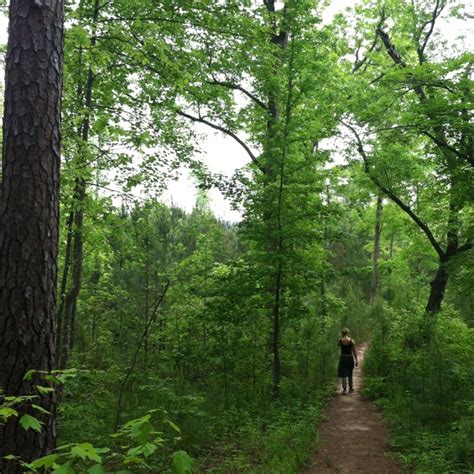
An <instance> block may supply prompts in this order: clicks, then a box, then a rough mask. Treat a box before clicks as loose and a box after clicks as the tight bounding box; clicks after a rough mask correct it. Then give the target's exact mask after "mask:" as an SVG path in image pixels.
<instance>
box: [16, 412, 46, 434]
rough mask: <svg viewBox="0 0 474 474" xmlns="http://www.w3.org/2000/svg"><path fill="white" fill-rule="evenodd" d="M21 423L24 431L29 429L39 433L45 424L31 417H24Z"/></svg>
mask: <svg viewBox="0 0 474 474" xmlns="http://www.w3.org/2000/svg"><path fill="white" fill-rule="evenodd" d="M19 423H20V425H21V427H22V428H23V429H24V430H26V431H28V430H29V429H32V430H34V431H36V432H38V433H39V432H40V431H41V425H42V424H43V423H42V422H41V421H39V420H38V419H37V418H35V417H34V416H31V415H23V416H22V417H21V418H20V420H19Z"/></svg>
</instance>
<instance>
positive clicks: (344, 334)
mask: <svg viewBox="0 0 474 474" xmlns="http://www.w3.org/2000/svg"><path fill="white" fill-rule="evenodd" d="M349 332H350V331H349V329H348V328H342V329H341V335H342V336H347V335H348V334H349Z"/></svg>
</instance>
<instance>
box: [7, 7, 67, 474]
mask: <svg viewBox="0 0 474 474" xmlns="http://www.w3.org/2000/svg"><path fill="white" fill-rule="evenodd" d="M9 28H10V30H9V39H8V49H7V57H6V87H5V112H4V122H3V134H4V135H3V137H4V141H3V175H2V200H1V203H0V386H1V388H2V390H4V392H5V394H6V395H22V394H29V393H32V392H33V389H34V387H33V386H32V382H31V381H25V380H23V377H24V375H25V372H26V371H28V370H30V369H36V370H42V371H50V370H52V369H53V368H54V353H55V347H54V343H55V331H56V318H55V307H56V280H57V271H56V266H57V247H58V223H59V219H58V218H59V205H58V201H59V165H60V146H59V145H60V143H59V142H60V131H59V126H60V99H61V74H62V57H63V1H62V0H48V1H46V0H36V1H35V2H32V1H26V0H11V2H10V23H9ZM44 384H45V382H43V385H44ZM36 403H37V404H40V405H42V406H43V407H44V408H45V409H46V410H48V411H49V412H50V415H47V416H44V415H43V416H42V417H41V418H42V421H43V422H44V425H43V429H42V431H41V433H36V432H34V431H33V430H29V431H25V430H23V429H22V428H21V427H20V426H19V424H18V419H17V418H14V417H10V418H9V420H8V422H7V423H6V424H5V425H0V459H1V457H2V456H5V455H7V454H14V455H16V456H20V457H21V458H22V459H25V460H31V459H34V458H36V457H40V456H42V455H44V454H46V453H47V452H48V451H49V450H51V449H53V448H54V445H55V437H56V430H55V396H54V395H51V396H47V397H42V398H41V400H39V401H37V402H36ZM32 413H33V414H37V413H34V412H32ZM20 414H21V413H20ZM2 463H3V465H2ZM0 472H2V473H6V472H21V469H20V468H19V466H12V465H11V464H10V465H7V461H1V460H0Z"/></svg>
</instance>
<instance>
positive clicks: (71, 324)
mask: <svg viewBox="0 0 474 474" xmlns="http://www.w3.org/2000/svg"><path fill="white" fill-rule="evenodd" d="M99 9H100V3H99V0H95V4H94V13H93V18H92V25H93V29H94V32H93V36H92V39H91V47H92V48H93V47H94V46H95V45H96V42H97V38H96V36H95V27H96V24H97V19H98V16H99ZM93 85H94V74H93V71H92V67H91V66H89V68H88V71H87V81H86V87H85V95H84V110H86V115H85V117H84V120H83V121H82V124H81V127H80V135H81V141H82V143H81V148H82V147H85V146H87V143H88V141H89V131H90V126H91V122H90V109H91V107H92V90H93ZM73 199H74V203H75V204H74V207H75V209H76V210H75V211H74V226H73V240H74V242H73V247H72V248H73V257H72V282H71V287H70V288H69V291H68V292H67V294H66V297H65V302H64V318H63V319H64V320H63V321H62V322H61V329H62V334H61V347H60V348H59V350H60V351H61V352H60V353H61V356H60V360H59V367H60V368H61V369H64V368H66V367H67V364H68V361H69V355H70V352H71V350H72V348H73V347H74V338H75V327H76V313H77V300H78V298H79V293H80V291H81V282H82V266H83V257H84V249H83V248H84V205H85V200H86V181H85V179H84V177H83V176H81V175H79V176H77V177H76V179H75V186H74V196H73Z"/></svg>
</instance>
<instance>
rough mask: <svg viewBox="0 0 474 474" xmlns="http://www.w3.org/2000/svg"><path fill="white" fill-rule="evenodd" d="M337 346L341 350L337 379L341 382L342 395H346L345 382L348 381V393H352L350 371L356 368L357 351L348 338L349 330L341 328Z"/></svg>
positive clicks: (352, 341)
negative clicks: (339, 378)
mask: <svg viewBox="0 0 474 474" xmlns="http://www.w3.org/2000/svg"><path fill="white" fill-rule="evenodd" d="M337 345H338V346H339V347H340V348H341V356H340V357H339V367H338V369H337V375H338V377H341V381H342V394H343V395H346V394H347V382H348V381H349V392H353V391H354V387H353V385H352V371H353V370H354V360H355V366H356V367H357V366H358V364H359V363H358V361H357V351H356V347H355V342H354V340H353V339H351V338H350V337H349V329H347V328H343V329H342V330H341V338H340V339H339V341H338V342H337Z"/></svg>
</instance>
